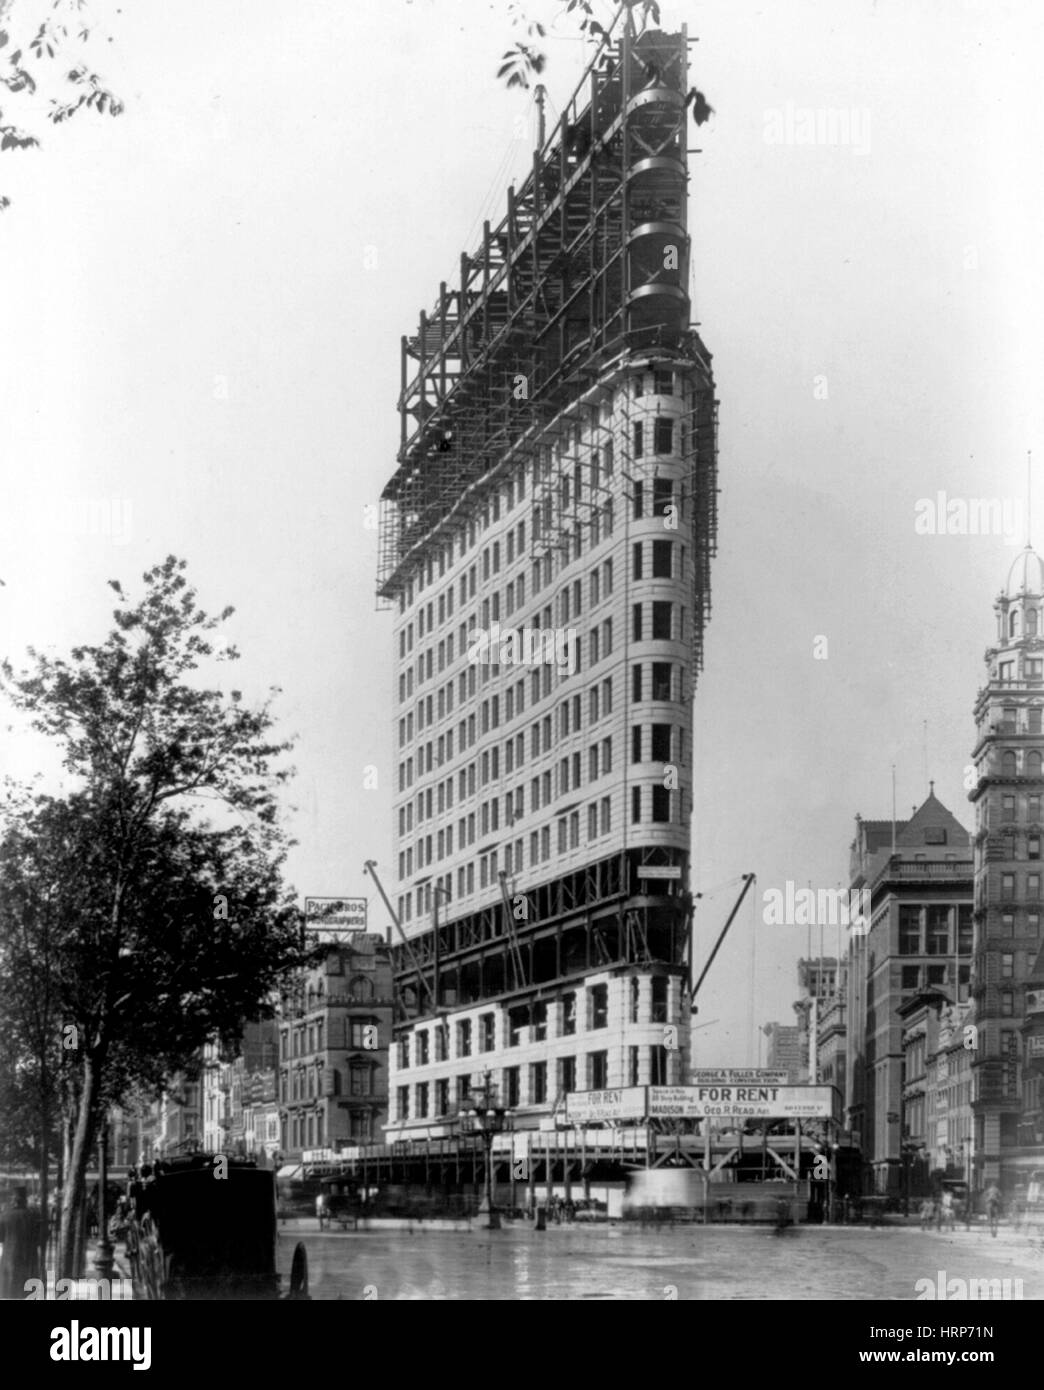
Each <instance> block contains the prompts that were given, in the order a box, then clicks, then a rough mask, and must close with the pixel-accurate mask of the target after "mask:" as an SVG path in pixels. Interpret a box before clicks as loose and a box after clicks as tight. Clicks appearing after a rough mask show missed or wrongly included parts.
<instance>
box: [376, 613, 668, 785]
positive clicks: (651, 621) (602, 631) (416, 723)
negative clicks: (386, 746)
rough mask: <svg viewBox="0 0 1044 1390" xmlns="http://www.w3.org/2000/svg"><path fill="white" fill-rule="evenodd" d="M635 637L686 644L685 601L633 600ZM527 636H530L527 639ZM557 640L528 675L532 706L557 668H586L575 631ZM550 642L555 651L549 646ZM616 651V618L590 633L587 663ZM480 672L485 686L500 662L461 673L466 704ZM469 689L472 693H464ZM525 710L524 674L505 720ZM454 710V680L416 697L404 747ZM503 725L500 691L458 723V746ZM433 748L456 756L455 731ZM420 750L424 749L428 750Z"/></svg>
mask: <svg viewBox="0 0 1044 1390" xmlns="http://www.w3.org/2000/svg"><path fill="white" fill-rule="evenodd" d="M533 631H543V633H544V634H545V637H546V638H548V639H550V638H551V637H552V630H551V629H550V627H545V628H544V629H534V630H533ZM631 638H632V640H633V641H635V642H643V641H653V642H671V641H675V642H684V641H685V607H684V605H682V604H677V603H673V602H671V601H670V600H661V599H657V600H653V601H651V602H649V601H646V602H644V603H635V604H633V605H632V609H631ZM526 640H531V639H528V638H527V639H526ZM553 643H554V645H553V646H550V643H548V645H546V646H544V647H542V650H541V653H540V655H541V658H542V659H541V661H540V664H538V665H536V666H535V667H534V669H533V670H532V671H531V672H530V674H529V682H530V700H531V703H532V704H533V705H536V704H538V703H539V702H540V701H541V700H542V699H546V698H547V697H548V696H550V695H551V693H552V689H553V686H554V680H553V674H552V673H553V670H554V669H555V668H556V667H557V669H558V674H559V680H560V681H562V680H568V679H569V678H570V677H571V676H573V675H576V674H578V673H579V672H580V671H581V670H582V669H584V666H583V648H582V643H581V640H580V638H579V637H578V636H577V635H575V634H573V633H572V630H571V629H570V632H569V633H568V634H566V633H563V631H562V630H561V629H559V630H557V631H556V632H555V633H554V635H553ZM549 646H550V650H549V649H548V648H549ZM612 653H613V620H612V618H605V619H603V620H602V622H601V623H600V624H598V625H597V626H596V627H594V628H592V629H591V631H590V633H589V634H588V645H587V658H588V660H587V665H588V667H589V668H590V667H594V666H596V665H597V664H598V663H599V662H600V661H605V660H607V659H608V658H609V657H610V656H611V655H612ZM476 670H478V671H481V672H482V676H481V683H482V684H486V683H487V681H488V680H490V679H496V678H499V676H500V666H499V664H490V663H479V664H478V665H477V666H476V665H472V666H471V667H470V669H469V670H468V671H462V672H461V673H460V676H459V677H458V679H459V682H460V688H461V691H462V694H461V697H460V699H461V703H463V702H464V700H465V699H466V698H467V695H474V693H475V691H476ZM465 691H466V692H467V694H465V693H463V692H465ZM524 711H525V677H522V678H520V679H519V680H518V681H516V682H515V683H514V684H512V685H511V686H510V687H509V688H508V689H507V690H506V691H505V692H504V701H503V715H504V722H505V723H509V722H510V721H511V720H512V719H514V718H516V717H517V716H520V715H521V714H522V713H524ZM452 713H453V682H452V681H449V682H447V683H446V684H445V685H444V686H442V687H441V688H440V689H439V691H438V692H437V696H436V695H435V694H432V695H428V696H422V697H421V698H420V699H419V700H418V701H417V704H416V707H415V709H414V710H410V711H409V712H408V713H406V714H404V715H402V716H400V718H399V747H400V748H405V747H406V745H407V744H408V743H411V742H412V741H413V739H414V737H418V738H419V737H420V736H421V735H422V734H423V733H424V731H425V729H427V728H428V727H429V726H431V725H433V724H436V723H441V721H442V720H443V719H445V718H446V717H447V716H448V715H450V714H452ZM500 723H501V697H500V695H499V694H496V695H492V696H490V698H489V699H486V700H483V701H482V703H481V705H480V706H479V710H478V714H477V716H476V715H475V714H471V715H468V716H466V717H465V718H464V719H462V720H461V721H460V722H459V724H458V725H457V731H456V732H457V736H458V746H459V749H460V750H461V751H463V750H464V749H466V748H469V747H471V746H472V745H473V744H474V743H475V740H476V738H477V737H478V735H479V734H480V733H481V734H487V733H489V732H490V731H491V730H492V729H497V728H499V727H500ZM428 746H429V747H434V756H435V757H437V759H438V761H439V762H440V763H441V762H443V761H444V760H446V759H452V757H453V746H454V731H453V730H452V729H450V730H449V731H448V733H446V734H445V735H443V736H441V737H440V738H439V739H438V740H437V742H436V743H435V744H434V745H432V744H431V743H430V742H429V745H428ZM420 751H421V752H423V750H420Z"/></svg>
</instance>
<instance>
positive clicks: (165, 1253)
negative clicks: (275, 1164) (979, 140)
mask: <svg viewBox="0 0 1044 1390" xmlns="http://www.w3.org/2000/svg"><path fill="white" fill-rule="evenodd" d="M130 1199H131V1211H130V1213H129V1218H128V1228H127V1257H128V1260H129V1262H130V1267H131V1278H132V1280H133V1283H134V1297H135V1298H136V1299H145V1300H157V1299H225V1298H236V1299H278V1298H280V1297H285V1298H291V1299H306V1298H307V1297H308V1258H307V1255H306V1253H305V1248H304V1245H303V1244H301V1243H300V1242H298V1244H297V1246H296V1248H295V1250H294V1255H293V1266H292V1269H291V1274H290V1285H289V1291H288V1292H287V1293H286V1294H281V1292H280V1275H279V1273H278V1271H277V1269H276V1239H277V1237H276V1204H275V1175H274V1174H273V1173H272V1171H271V1169H266V1168H258V1167H256V1165H255V1164H254V1163H253V1161H251V1160H237V1159H229V1158H225V1157H224V1156H222V1155H214V1154H193V1155H191V1156H186V1157H185V1158H179V1159H174V1160H171V1161H170V1162H167V1163H165V1164H157V1165H156V1168H155V1170H154V1171H153V1173H152V1174H151V1175H150V1176H149V1177H148V1178H147V1179H145V1180H144V1181H140V1182H136V1183H134V1184H133V1185H132V1187H131V1193H130Z"/></svg>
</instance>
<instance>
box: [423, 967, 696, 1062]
mask: <svg viewBox="0 0 1044 1390" xmlns="http://www.w3.org/2000/svg"><path fill="white" fill-rule="evenodd" d="M669 989H670V982H669V980H668V978H667V977H666V976H665V975H654V976H652V978H651V979H650V981H649V996H650V1009H649V1019H648V1021H649V1022H651V1023H666V1021H667V1010H668V996H669ZM639 1001H640V983H639V980H638V977H637V976H632V977H631V980H630V984H629V998H628V1015H629V1018H630V1021H631V1022H632V1023H637V1022H638V1021H639ZM578 1008H580V1009H581V1010H582V1011H583V1015H584V1018H585V1031H587V1032H595V1031H597V1030H598V1029H600V1028H608V1026H609V986H608V985H607V984H597V985H590V986H588V988H587V989H585V990H582V991H579V992H578V991H576V990H570V991H569V992H568V993H566V994H563V995H562V996H561V997H560V998H559V999H556V1000H554V1001H553V1002H552V1003H551V1005H550V1006H549V1005H548V1002H547V1001H546V1000H538V1001H536V1002H535V1003H532V1004H518V1005H516V1006H515V1007H514V1008H509V1009H508V1010H507V1011H506V1013H505V1015H504V1019H505V1029H506V1036H505V1045H506V1046H507V1047H518V1046H519V1045H520V1044H521V1043H522V1042H523V1040H524V1039H523V1030H524V1029H528V1030H529V1038H528V1041H530V1042H545V1041H546V1040H547V1039H548V1037H549V1036H550V1037H571V1036H573V1035H574V1034H575V1033H576V1031H577V1011H578ZM496 1026H497V1016H496V1013H494V1012H492V1011H491V1012H489V1013H483V1014H480V1015H479V1016H478V1019H477V1026H473V1020H472V1019H470V1018H462V1019H458V1020H457V1022H456V1024H455V1025H454V1027H453V1032H452V1040H453V1044H454V1047H453V1054H452V1058H451V1056H450V1051H449V1048H450V1040H451V1032H450V1028H449V1025H448V1024H445V1023H439V1024H436V1025H435V1026H434V1027H432V1028H418V1029H417V1030H415V1031H414V1032H413V1033H412V1034H410V1033H404V1034H403V1035H402V1036H401V1037H400V1038H399V1040H398V1044H397V1050H396V1055H397V1058H398V1066H399V1069H400V1071H405V1070H408V1069H409V1067H410V1065H411V1055H412V1065H413V1066H417V1067H426V1066H427V1065H428V1064H429V1062H431V1061H435V1062H446V1061H450V1060H456V1059H457V1058H461V1057H470V1056H471V1055H472V1046H473V1044H476V1046H477V1051H478V1052H492V1051H494V1050H495V1048H496ZM549 1026H550V1028H551V1030H552V1031H551V1033H550V1034H549V1032H548V1029H549Z"/></svg>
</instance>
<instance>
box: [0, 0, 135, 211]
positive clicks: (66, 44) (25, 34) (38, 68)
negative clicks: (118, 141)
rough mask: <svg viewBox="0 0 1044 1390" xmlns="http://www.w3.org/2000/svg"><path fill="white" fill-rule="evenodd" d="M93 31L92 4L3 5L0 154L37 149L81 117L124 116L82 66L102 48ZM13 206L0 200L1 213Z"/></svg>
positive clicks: (3, 1)
mask: <svg viewBox="0 0 1044 1390" xmlns="http://www.w3.org/2000/svg"><path fill="white" fill-rule="evenodd" d="M41 14H42V18H41V17H40V16H41ZM92 30H93V26H92V25H91V24H90V23H89V21H88V18H87V0H49V3H48V5H47V6H40V5H33V4H32V3H30V0H0V153H2V152H4V151H8V150H28V149H35V148H37V147H38V146H39V145H40V135H39V133H38V132H40V131H41V130H42V129H43V128H44V126H45V125H46V123H48V122H50V123H51V124H52V125H61V124H62V122H63V121H67V120H68V119H69V118H70V116H73V115H75V114H76V112H77V111H80V110H88V111H94V112H96V113H97V114H98V115H109V116H118V115H120V113H121V112H122V111H123V103H122V102H121V101H120V100H119V99H118V98H117V97H116V96H115V95H114V94H113V93H112V92H111V91H110V90H109V88H108V87H107V86H106V84H105V81H104V79H103V78H102V77H101V76H100V75H99V74H98V73H97V72H95V71H94V69H93V66H92V65H91V64H89V63H88V62H85V61H84V60H83V54H84V53H85V52H89V50H90V47H91V45H92V43H93V44H94V46H95V47H97V43H96V42H95V39H94V38H92ZM107 42H109V43H111V42H112V39H111V38H110V39H108V40H107ZM69 87H72V88H74V89H75V90H74V91H72V92H70V91H69V90H68V88H69ZM10 202H11V200H10V199H9V198H7V197H5V196H3V195H2V194H0V210H3V209H4V208H7V207H9V206H10Z"/></svg>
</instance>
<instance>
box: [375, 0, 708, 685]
mask: <svg viewBox="0 0 1044 1390" xmlns="http://www.w3.org/2000/svg"><path fill="white" fill-rule="evenodd" d="M688 42H689V41H688V39H687V38H686V35H685V32H684V30H682V32H680V33H678V34H664V33H660V32H645V33H641V34H638V33H636V32H635V31H634V28H633V24H632V22H631V18H630V11H629V9H628V10H626V12H625V15H624V23H623V25H622V26H621V32H620V35H619V38H618V39H617V40H616V41H611V42H605V43H604V44H603V46H602V48H601V50H600V51H599V53H598V54H597V56H596V57H595V58H594V60H593V61H592V62H591V64H590V65H589V67H588V69H587V71H586V73H585V75H584V78H583V80H582V81H581V83H580V85H579V87H578V88H577V92H576V93H575V94H574V96H573V98H572V100H571V101H570V102H569V103H568V105H567V106H566V108H565V110H564V112H563V114H562V116H561V119H560V120H559V122H558V123H557V125H556V127H555V128H554V130H553V131H552V133H551V135H550V137H549V138H548V139H547V140H546V141H545V142H544V144H543V146H542V148H541V149H539V150H537V151H535V153H534V157H533V169H532V171H531V173H530V174H529V175H528V176H527V178H526V179H525V181H524V182H523V184H522V186H521V188H520V189H518V190H516V189H515V188H514V187H512V188H509V190H508V209H507V214H506V216H505V217H504V218H503V220H502V221H501V222H500V223H499V224H498V225H497V226H496V227H495V228H493V227H491V225H490V223H489V222H486V223H485V224H484V228H483V238H482V244H481V246H480V248H479V250H478V252H477V253H475V254H474V255H468V254H464V255H462V256H461V275H460V287H459V288H458V289H455V290H450V289H448V287H447V286H446V284H445V283H443V284H442V285H441V286H440V289H439V297H438V300H437V303H436V306H435V309H434V311H433V312H432V313H431V314H430V315H429V314H426V313H422V314H421V316H420V324H419V329H418V332H417V334H416V335H415V336H414V337H412V338H406V337H404V338H403V339H402V381H401V392H400V397H399V411H400V418H401V443H400V450H399V454H398V468H397V470H396V472H395V474H394V476H393V477H392V479H391V480H390V482H389V483H388V485H387V486H386V488H385V490H384V493H383V495H382V499H381V521H380V542H379V561H378V571H379V572H378V593H379V595H380V596H381V597H382V598H385V599H391V598H393V597H394V596H395V595H396V594H397V593H398V592H399V591H400V590H401V589H403V588H404V587H405V585H406V584H407V583H408V581H409V578H410V576H411V575H412V574H413V572H414V571H415V569H416V568H417V566H418V565H419V564H420V563H421V562H422V561H423V560H425V559H426V558H427V557H428V555H429V554H430V549H429V547H430V544H431V542H432V540H433V538H434V536H435V535H436V534H437V533H438V532H439V531H440V530H441V529H443V528H453V527H457V526H459V525H460V524H461V522H463V521H466V520H467V519H468V518H469V517H470V516H471V515H473V513H474V511H475V509H476V508H477V506H478V505H479V504H480V503H481V502H482V500H483V494H484V491H485V487H484V484H487V483H492V482H493V481H494V480H495V479H496V478H497V477H498V476H499V475H500V473H501V472H502V471H503V470H504V469H506V468H508V467H512V466H514V465H516V464H518V463H520V462H528V461H530V459H531V456H532V453H533V450H534V449H535V448H536V447H537V445H538V444H540V443H543V442H545V440H546V431H547V430H548V429H549V427H551V426H552V424H553V423H554V422H555V421H556V418H557V417H559V416H561V415H562V413H563V412H564V411H566V410H568V409H569V408H570V407H574V408H579V403H580V402H583V401H584V400H585V397H586V398H587V403H588V404H595V405H596V404H597V398H598V395H599V392H598V390H597V388H598V386H599V385H600V384H611V382H612V380H613V370H614V368H618V369H619V371H620V374H621V375H622V374H624V373H625V372H626V371H627V369H628V366H629V367H630V370H631V371H633V370H634V365H635V363H634V358H635V355H636V354H638V355H640V357H641V361H642V364H643V365H650V366H652V365H656V363H657V362H658V361H663V362H667V361H671V360H674V361H677V362H679V363H680V364H681V365H689V366H690V367H691V368H692V369H693V371H694V374H695V376H696V378H697V380H698V381H699V383H700V385H699V388H698V389H697V390H696V391H695V393H694V395H693V398H692V399H691V402H690V430H689V438H690V445H691V451H692V454H693V455H694V458H695V462H696V465H697V467H696V468H694V470H693V471H694V476H699V477H701V478H702V483H701V485H700V487H699V488H698V489H694V493H695V492H697V491H698V493H699V496H695V497H694V503H693V525H694V528H695V530H696V531H697V533H698V535H697V538H696V547H695V548H696V552H697V556H698V557H701V558H699V559H698V561H697V565H696V567H695V580H696V589H697V593H698V596H699V599H698V606H699V607H700V610H701V616H704V617H705V616H706V611H707V609H708V605H709V559H710V556H711V555H712V554H713V550H714V536H715V532H716V487H715V476H714V475H715V403H714V399H713V381H712V376H711V370H710V359H709V355H708V354H707V352H706V350H705V349H704V347H703V344H702V343H701V341H700V339H699V336H698V335H697V334H696V333H695V331H694V330H693V329H691V328H690V326H689V297H688V292H687V282H688V248H689V238H688V233H687V229H686V228H687V214H686V200H687V179H688V174H687V150H686V123H687V97H686V81H687V69H688V53H687V45H688ZM588 89H589V90H588ZM585 91H586V92H587V96H586V102H585V103H583V104H582V101H581V97H582V94H584V93H585ZM701 629H702V622H697V623H696V624H695V625H694V630H695V631H696V632H697V633H698V632H699V631H700V630H701ZM698 658H699V644H698V643H697V659H698Z"/></svg>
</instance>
